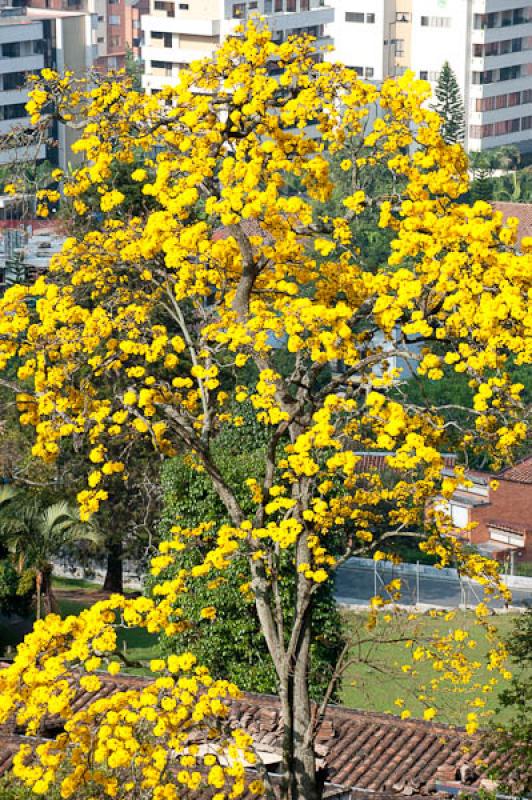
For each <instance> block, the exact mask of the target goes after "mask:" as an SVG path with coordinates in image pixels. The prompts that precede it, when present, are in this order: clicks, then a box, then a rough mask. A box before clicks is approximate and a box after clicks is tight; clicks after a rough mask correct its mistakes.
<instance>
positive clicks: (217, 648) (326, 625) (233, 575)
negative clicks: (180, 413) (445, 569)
mask: <svg viewBox="0 0 532 800" xmlns="http://www.w3.org/2000/svg"><path fill="white" fill-rule="evenodd" d="M239 410H240V412H242V409H239ZM243 419H244V425H242V426H241V427H239V428H238V429H236V430H235V429H234V428H232V427H229V426H228V427H226V428H223V429H222V430H221V432H220V434H219V435H218V437H217V440H216V442H215V443H214V444H213V453H214V457H215V460H216V463H217V466H218V469H219V470H220V472H221V473H222V474H223V475H224V477H225V479H226V480H227V482H228V483H229V484H230V485H231V486H232V487H233V489H234V491H235V494H236V495H237V497H238V498H239V501H240V502H241V503H242V505H243V507H246V508H249V511H250V513H251V510H252V505H253V503H252V499H251V496H250V493H249V489H248V486H247V484H246V481H247V480H248V479H249V478H252V477H255V478H256V479H259V478H260V479H263V477H264V476H263V474H261V473H262V465H263V464H264V451H265V447H266V440H265V431H264V427H262V426H260V425H259V424H258V423H257V420H256V418H255V416H254V414H253V413H252V411H251V409H250V408H249V409H247V410H245V411H244V414H243ZM162 485H163V491H164V506H163V512H162V521H161V526H160V527H161V533H162V535H163V538H172V536H171V528H172V526H173V525H174V524H175V523H176V521H177V523H178V524H180V525H185V526H196V525H199V524H200V523H202V522H212V523H216V524H220V523H222V522H223V521H225V522H229V519H228V516H227V511H226V509H225V508H224V506H223V504H222V502H221V500H220V498H219V496H218V494H217V493H216V490H215V489H214V487H213V485H212V481H211V480H210V478H209V477H208V475H206V474H205V472H203V471H198V470H197V469H195V468H194V466H193V462H192V461H191V459H190V458H188V457H187V456H182V457H178V458H175V459H172V460H171V461H169V462H167V463H166V464H165V465H164V467H163V470H162ZM211 546H212V543H210V542H209V539H208V537H205V538H204V539H202V540H201V542H199V541H198V546H197V547H195V548H193V549H189V550H184V551H183V552H182V554H181V556H180V559H179V560H178V561H177V563H176V564H175V567H174V568H173V571H174V572H176V573H177V571H178V570H179V569H187V570H190V569H192V568H193V567H194V566H197V565H199V564H201V563H202V562H203V560H204V558H205V555H206V553H207V552H208V550H209V549H210V547H211ZM286 561H287V563H286V565H285V568H286V575H285V576H284V579H283V583H282V586H283V589H282V595H283V596H282V602H283V610H284V613H285V615H286V618H287V621H288V618H289V614H290V610H291V609H292V608H293V603H294V595H295V582H294V581H293V580H292V581H290V580H289V579H288V578H289V576H290V565H289V563H288V559H286ZM250 580H251V575H250V570H249V564H248V562H247V560H246V559H245V558H236V559H235V560H234V561H233V562H232V563H231V565H230V566H229V567H228V568H227V569H226V570H225V571H224V572H223V575H221V576H220V577H219V578H217V579H215V580H214V581H210V582H206V581H205V579H204V577H201V576H199V577H198V578H197V579H196V580H192V581H190V585H189V591H188V592H187V594H186V595H185V596H184V599H183V603H182V607H183V610H184V612H185V616H186V618H187V619H190V620H198V621H199V619H200V613H201V610H202V609H203V608H206V607H215V608H216V616H215V618H214V619H212V620H211V621H210V622H209V623H208V624H205V623H203V624H200V625H191V626H190V627H189V628H188V629H187V630H186V631H185V632H184V633H180V634H179V635H177V636H171V637H163V650H164V651H165V652H166V653H168V654H169V653H183V652H187V651H190V652H193V653H194V655H196V656H197V658H198V660H199V661H200V662H201V663H203V664H204V665H205V666H207V667H208V668H209V671H210V672H211V674H212V675H213V677H216V678H225V679H231V680H233V681H235V682H236V683H237V684H238V685H239V686H240V688H242V689H244V690H246V691H256V692H269V693H275V692H276V690H277V678H276V673H275V668H274V665H273V662H272V659H271V657H270V655H269V653H268V647H267V644H266V641H265V639H264V636H263V634H262V632H261V628H260V623H259V619H258V616H257V612H256V609H255V606H254V602H253V595H252V594H251V593H250V592H249V590H246V586H247V584H248V583H249V581H250ZM287 630H288V625H287ZM343 644H344V642H343V637H342V623H341V617H340V615H339V613H338V610H337V607H336V603H335V600H334V594H333V589H332V584H325V585H324V586H322V587H320V591H319V592H318V596H317V598H316V606H315V616H314V624H313V636H312V644H311V658H310V670H309V683H310V692H311V696H312V697H314V698H315V699H319V698H321V697H322V696H323V693H324V692H325V690H326V689H327V686H328V683H329V681H330V679H331V677H332V674H333V670H334V666H335V665H336V663H337V661H338V657H339V654H340V652H341V650H342V647H343ZM338 690H339V687H338V686H337V687H336V695H337V692H338ZM333 697H334V695H333Z"/></svg>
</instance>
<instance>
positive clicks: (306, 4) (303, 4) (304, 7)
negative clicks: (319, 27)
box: [299, 0, 310, 11]
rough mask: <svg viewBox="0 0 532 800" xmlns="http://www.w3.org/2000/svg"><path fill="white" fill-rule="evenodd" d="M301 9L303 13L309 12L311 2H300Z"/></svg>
mask: <svg viewBox="0 0 532 800" xmlns="http://www.w3.org/2000/svg"><path fill="white" fill-rule="evenodd" d="M299 8H300V9H301V11H308V10H309V9H310V0H299Z"/></svg>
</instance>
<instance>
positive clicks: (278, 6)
mask: <svg viewBox="0 0 532 800" xmlns="http://www.w3.org/2000/svg"><path fill="white" fill-rule="evenodd" d="M282 10H283V0H275V11H282Z"/></svg>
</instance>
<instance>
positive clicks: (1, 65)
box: [0, 55, 44, 75]
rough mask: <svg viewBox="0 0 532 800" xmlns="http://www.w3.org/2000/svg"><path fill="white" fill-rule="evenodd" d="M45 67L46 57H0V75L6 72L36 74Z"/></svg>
mask: <svg viewBox="0 0 532 800" xmlns="http://www.w3.org/2000/svg"><path fill="white" fill-rule="evenodd" d="M43 67H44V56H42V55H36V56H19V57H18V58H8V57H7V56H6V57H2V56H0V75H4V74H5V73H6V72H34V71H38V70H41V69H42V68H43Z"/></svg>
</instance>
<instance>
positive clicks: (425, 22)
mask: <svg viewBox="0 0 532 800" xmlns="http://www.w3.org/2000/svg"><path fill="white" fill-rule="evenodd" d="M421 24H422V26H423V27H425V28H427V27H429V26H430V27H431V28H450V27H451V17H421Z"/></svg>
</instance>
